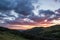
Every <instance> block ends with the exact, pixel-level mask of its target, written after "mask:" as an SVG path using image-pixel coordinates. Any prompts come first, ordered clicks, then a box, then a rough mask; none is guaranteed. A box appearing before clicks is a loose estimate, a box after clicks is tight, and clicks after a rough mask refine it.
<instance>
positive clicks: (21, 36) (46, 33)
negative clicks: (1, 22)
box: [0, 25, 60, 40]
mask: <svg viewBox="0 0 60 40" xmlns="http://www.w3.org/2000/svg"><path fill="white" fill-rule="evenodd" d="M26 38H27V39H28V40H60V25H55V26H51V27H48V28H43V27H40V28H39V27H36V28H33V29H29V30H26V31H23V32H19V31H17V30H9V29H6V28H2V27H0V40H27V39H26Z"/></svg>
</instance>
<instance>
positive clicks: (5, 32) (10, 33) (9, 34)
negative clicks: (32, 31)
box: [0, 27, 27, 40]
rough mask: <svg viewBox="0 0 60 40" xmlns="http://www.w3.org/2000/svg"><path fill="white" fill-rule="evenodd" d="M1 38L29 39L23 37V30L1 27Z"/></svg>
mask: <svg viewBox="0 0 60 40" xmlns="http://www.w3.org/2000/svg"><path fill="white" fill-rule="evenodd" d="M0 40H27V39H25V38H23V37H22V35H21V32H19V31H17V30H9V29H7V28H3V27H0Z"/></svg>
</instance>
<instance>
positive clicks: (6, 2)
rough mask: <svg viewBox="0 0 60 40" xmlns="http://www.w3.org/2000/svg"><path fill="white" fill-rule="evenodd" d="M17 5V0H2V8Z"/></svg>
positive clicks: (8, 8)
mask: <svg viewBox="0 0 60 40" xmlns="http://www.w3.org/2000/svg"><path fill="white" fill-rule="evenodd" d="M16 6H17V1H16V0H0V10H11V9H14V8H15V7H16Z"/></svg>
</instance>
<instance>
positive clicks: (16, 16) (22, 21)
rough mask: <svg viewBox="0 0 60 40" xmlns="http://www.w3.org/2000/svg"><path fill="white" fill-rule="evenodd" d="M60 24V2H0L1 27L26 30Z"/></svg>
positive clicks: (52, 0)
mask: <svg viewBox="0 0 60 40" xmlns="http://www.w3.org/2000/svg"><path fill="white" fill-rule="evenodd" d="M59 22H60V0H0V26H3V27H6V28H10V29H23V30H24V29H30V28H33V27H41V26H43V27H49V26H52V25H60V23H59Z"/></svg>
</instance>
